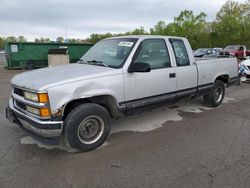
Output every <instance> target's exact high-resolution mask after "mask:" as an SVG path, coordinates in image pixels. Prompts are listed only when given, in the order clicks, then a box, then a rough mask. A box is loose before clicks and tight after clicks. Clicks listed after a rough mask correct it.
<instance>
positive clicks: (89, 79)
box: [6, 36, 238, 151]
mask: <svg viewBox="0 0 250 188" xmlns="http://www.w3.org/2000/svg"><path fill="white" fill-rule="evenodd" d="M31 53H32V52H31ZM237 70H238V64H237V60H236V58H226V59H223V58H220V59H212V60H200V61H195V59H194V55H193V51H192V49H191V47H190V44H189V42H188V40H187V39H185V38H180V37H168V36H122V37H114V38H109V39H105V40H102V41H100V42H98V43H97V44H96V45H94V46H93V47H92V48H91V49H90V50H89V51H88V52H87V53H86V54H85V55H84V56H83V57H82V58H81V60H80V61H79V62H78V63H76V64H69V65H63V66H57V67H51V68H43V69H39V70H33V71H29V72H26V73H21V74H18V75H16V76H15V77H14V78H13V79H12V81H11V84H12V86H13V91H12V96H11V98H10V100H9V106H8V107H7V109H6V117H7V118H8V119H9V120H10V121H12V122H15V123H17V124H19V125H20V127H21V128H23V129H24V130H26V131H27V132H28V133H30V134H32V135H33V136H34V137H37V138H38V139H39V140H40V141H41V140H46V141H57V140H58V139H59V137H61V136H63V137H64V139H65V140H66V143H68V145H69V146H70V147H72V148H75V149H78V150H81V151H89V150H92V149H95V148H97V147H99V146H100V145H102V144H103V143H104V141H105V140H106V139H107V138H108V135H109V133H110V129H111V118H119V117H123V116H125V115H128V114H131V112H134V111H135V110H136V109H138V108H144V109H145V108H148V107H150V106H152V105H153V104H154V105H155V104H161V103H162V102H165V101H170V102H171V103H173V102H176V101H178V100H179V99H181V98H184V97H192V98H193V97H196V96H203V98H204V102H205V103H206V104H207V105H209V106H211V107H217V106H219V105H220V104H221V103H222V101H223V98H224V95H225V86H229V85H230V84H231V83H233V82H236V81H237V80H238V72H237Z"/></svg>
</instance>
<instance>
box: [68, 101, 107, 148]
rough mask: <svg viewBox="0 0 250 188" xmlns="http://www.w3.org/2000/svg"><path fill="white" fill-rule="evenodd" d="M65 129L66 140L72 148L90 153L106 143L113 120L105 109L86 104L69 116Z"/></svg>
mask: <svg viewBox="0 0 250 188" xmlns="http://www.w3.org/2000/svg"><path fill="white" fill-rule="evenodd" d="M64 129H65V135H64V136H65V140H66V143H67V144H68V145H69V146H70V147H72V148H75V149H78V150H80V151H90V150H93V149H95V148H97V147H99V146H101V145H102V144H103V143H104V142H105V140H106V139H107V137H108V135H109V133H110V129H111V120H110V116H109V113H108V112H107V110H106V109H105V108H103V107H102V106H100V105H97V104H92V103H86V104H82V105H80V106H77V107H76V108H74V109H73V110H72V111H71V112H70V113H69V114H68V116H67V118H66V119H65V124H64Z"/></svg>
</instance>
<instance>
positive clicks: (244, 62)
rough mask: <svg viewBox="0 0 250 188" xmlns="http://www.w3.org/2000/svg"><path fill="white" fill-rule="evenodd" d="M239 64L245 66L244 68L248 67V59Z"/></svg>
mask: <svg viewBox="0 0 250 188" xmlns="http://www.w3.org/2000/svg"><path fill="white" fill-rule="evenodd" d="M240 64H241V65H245V66H250V59H247V60H245V61H242V62H241V63H240Z"/></svg>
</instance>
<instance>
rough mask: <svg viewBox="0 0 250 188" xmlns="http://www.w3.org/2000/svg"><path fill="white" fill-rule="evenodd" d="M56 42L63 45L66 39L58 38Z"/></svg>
mask: <svg viewBox="0 0 250 188" xmlns="http://www.w3.org/2000/svg"><path fill="white" fill-rule="evenodd" d="M56 42H58V43H63V42H64V38H63V37H57V38H56Z"/></svg>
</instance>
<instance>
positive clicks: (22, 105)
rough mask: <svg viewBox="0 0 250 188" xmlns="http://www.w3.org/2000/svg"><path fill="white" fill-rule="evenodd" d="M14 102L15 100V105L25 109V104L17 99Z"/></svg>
mask: <svg viewBox="0 0 250 188" xmlns="http://www.w3.org/2000/svg"><path fill="white" fill-rule="evenodd" d="M15 102H16V105H17V107H19V108H21V109H23V110H26V106H25V104H24V103H22V102H19V101H15Z"/></svg>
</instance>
